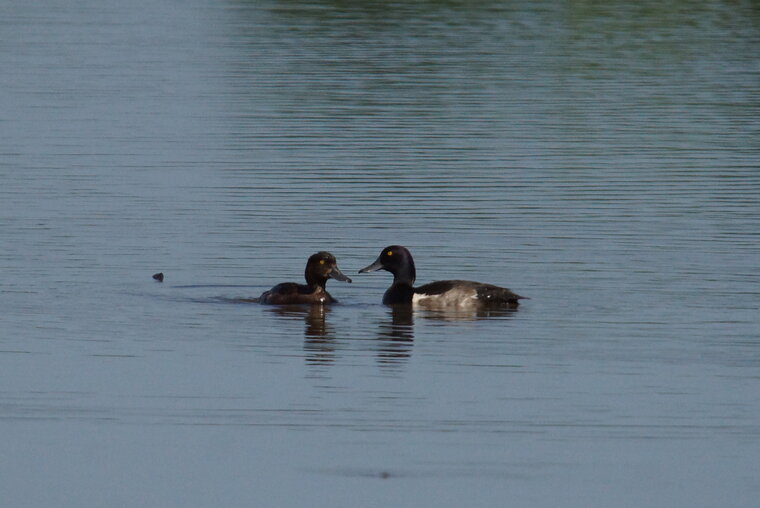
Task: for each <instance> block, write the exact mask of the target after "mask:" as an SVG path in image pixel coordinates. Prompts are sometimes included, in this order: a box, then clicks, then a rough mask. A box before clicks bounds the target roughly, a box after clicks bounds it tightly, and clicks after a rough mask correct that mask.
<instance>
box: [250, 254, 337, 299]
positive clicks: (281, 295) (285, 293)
mask: <svg viewBox="0 0 760 508" xmlns="http://www.w3.org/2000/svg"><path fill="white" fill-rule="evenodd" d="M304 276H305V277H306V284H298V283H296V282H282V283H280V284H277V285H276V286H274V287H273V288H272V289H270V290H269V291H264V292H263V293H262V294H261V296H260V297H259V303H267V304H274V305H292V304H304V303H305V304H325V303H336V302H337V301H338V300H336V299H335V298H333V297H332V296H331V295H330V293H328V292H327V290H326V289H325V285H326V284H327V279H336V280H342V281H345V282H351V279H350V278H348V277H346V276H345V275H344V274H343V272H341V271H340V270H339V269H338V263H337V261H336V260H335V256H333V255H332V254H330V253H329V252H324V251H322V252H317V253H316V254H313V255H312V256H311V257H310V258H309V260H308V261H307V262H306V270H305V272H304Z"/></svg>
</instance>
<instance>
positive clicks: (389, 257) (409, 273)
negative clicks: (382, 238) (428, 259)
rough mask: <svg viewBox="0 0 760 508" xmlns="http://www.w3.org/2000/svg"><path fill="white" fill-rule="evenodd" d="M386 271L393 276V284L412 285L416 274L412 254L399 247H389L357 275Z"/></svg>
mask: <svg viewBox="0 0 760 508" xmlns="http://www.w3.org/2000/svg"><path fill="white" fill-rule="evenodd" d="M377 270H387V271H389V272H391V273H392V274H393V279H394V282H406V283H409V284H414V280H415V279H416V278H417V272H416V270H415V268H414V260H413V259H412V254H411V252H409V250H408V249H407V248H406V247H402V246H401V245H389V246H388V247H386V248H384V249H383V250H382V252H380V255H379V256H378V257H377V259H376V260H375V262H374V263H372V264H371V265H369V266H366V267H364V268H362V269H361V270H359V273H365V272H374V271H377Z"/></svg>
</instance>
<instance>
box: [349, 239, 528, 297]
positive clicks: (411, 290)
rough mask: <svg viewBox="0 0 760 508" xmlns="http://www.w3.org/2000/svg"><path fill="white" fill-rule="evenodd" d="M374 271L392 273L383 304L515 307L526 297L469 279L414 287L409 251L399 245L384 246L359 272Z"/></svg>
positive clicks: (412, 264)
mask: <svg viewBox="0 0 760 508" xmlns="http://www.w3.org/2000/svg"><path fill="white" fill-rule="evenodd" d="M376 270H387V271H389V272H391V273H392V274H393V284H391V287H390V288H388V290H387V291H386V292H385V294H384V295H383V303H384V304H386V305H394V304H408V303H413V304H417V305H421V306H426V307H442V306H443V307H449V306H451V307H467V306H478V305H498V306H506V307H511V308H515V307H517V305H518V303H519V302H518V301H519V300H520V299H522V298H526V297H524V296H520V295H517V294H515V293H513V292H512V291H510V290H509V289H506V288H502V287H499V286H494V285H492V284H484V283H482V282H473V281H469V280H441V281H437V282H431V283H430V284H425V285H424V286H420V287H416V288H415V287H414V286H413V284H414V279H415V278H416V276H417V274H416V271H415V269H414V260H413V259H412V254H411V253H410V252H409V250H407V249H406V248H405V247H401V246H400V245H391V246H389V247H386V248H384V249H383V251H382V252H381V253H380V256H378V258H377V260H376V261H375V262H374V263H372V264H371V265H369V266H367V267H365V268H362V269H361V270H359V273H364V272H374V271H376Z"/></svg>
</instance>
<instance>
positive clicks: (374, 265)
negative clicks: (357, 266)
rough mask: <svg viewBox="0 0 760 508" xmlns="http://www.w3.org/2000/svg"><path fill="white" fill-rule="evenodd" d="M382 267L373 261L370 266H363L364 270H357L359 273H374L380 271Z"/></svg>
mask: <svg viewBox="0 0 760 508" xmlns="http://www.w3.org/2000/svg"><path fill="white" fill-rule="evenodd" d="M382 267H383V264H382V263H381V262H380V260H379V259H378V260H377V261H375V262H374V263H372V264H371V265H369V266H365V267H364V268H362V269H361V270H359V273H367V272H376V271H378V270H380V269H382Z"/></svg>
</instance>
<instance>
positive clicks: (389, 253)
mask: <svg viewBox="0 0 760 508" xmlns="http://www.w3.org/2000/svg"><path fill="white" fill-rule="evenodd" d="M385 255H386V256H392V255H393V251H392V250H389V251H388V252H386V253H385Z"/></svg>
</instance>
